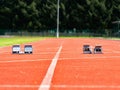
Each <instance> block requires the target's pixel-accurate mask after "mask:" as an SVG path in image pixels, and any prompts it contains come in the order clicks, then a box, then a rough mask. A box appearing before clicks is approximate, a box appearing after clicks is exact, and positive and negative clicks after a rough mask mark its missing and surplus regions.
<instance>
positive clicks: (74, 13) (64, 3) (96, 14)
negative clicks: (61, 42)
mask: <svg viewBox="0 0 120 90" xmlns="http://www.w3.org/2000/svg"><path fill="white" fill-rule="evenodd" d="M56 17H57V0H0V29H12V30H14V31H16V30H27V31H40V30H45V29H56ZM119 19H120V0H60V30H65V29H73V28H76V29H77V30H82V29H90V30H95V31H94V32H99V30H105V29H109V28H111V26H112V22H113V21H116V20H119ZM101 32H102V31H101Z"/></svg>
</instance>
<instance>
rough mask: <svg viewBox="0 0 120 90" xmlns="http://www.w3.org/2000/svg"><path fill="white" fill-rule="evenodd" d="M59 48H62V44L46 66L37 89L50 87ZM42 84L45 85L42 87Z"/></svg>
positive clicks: (45, 89)
mask: <svg viewBox="0 0 120 90" xmlns="http://www.w3.org/2000/svg"><path fill="white" fill-rule="evenodd" d="M61 50H62V45H61V46H60V47H59V50H58V51H57V53H56V55H55V57H54V58H53V59H52V62H51V64H50V66H49V68H48V71H47V73H46V75H45V77H44V79H43V81H42V83H41V85H40V87H39V89H38V90H49V89H50V85H51V80H52V77H53V74H54V70H55V67H56V64H57V61H58V58H59V55H60V52H61ZM44 86H47V87H44Z"/></svg>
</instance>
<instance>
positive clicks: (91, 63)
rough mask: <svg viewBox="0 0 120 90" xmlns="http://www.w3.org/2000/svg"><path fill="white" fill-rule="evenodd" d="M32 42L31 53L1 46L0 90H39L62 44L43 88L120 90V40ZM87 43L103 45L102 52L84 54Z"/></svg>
mask: <svg viewBox="0 0 120 90" xmlns="http://www.w3.org/2000/svg"><path fill="white" fill-rule="evenodd" d="M30 44H32V45H33V49H34V50H33V54H30V55H29V54H27V55H25V54H20V55H16V54H11V47H2V48H0V90H38V88H39V87H41V86H42V81H43V79H44V78H45V75H46V73H47V70H48V69H49V66H50V65H51V62H52V60H53V58H54V57H55V56H56V53H57V52H58V50H59V48H60V46H62V49H61V51H60V53H59V58H57V59H58V60H57V64H56V67H55V71H54V73H53V77H52V78H51V83H50V85H46V86H44V90H120V41H114V40H105V39H83V38H82V39H81V38H78V39H76V38H73V39H46V40H43V41H39V42H34V43H30ZM84 44H89V45H91V46H92V48H93V47H94V46H95V45H102V47H103V54H83V52H82V47H83V45H84ZM22 47H23V45H22ZM48 86H50V88H48V89H47V88H46V87H48Z"/></svg>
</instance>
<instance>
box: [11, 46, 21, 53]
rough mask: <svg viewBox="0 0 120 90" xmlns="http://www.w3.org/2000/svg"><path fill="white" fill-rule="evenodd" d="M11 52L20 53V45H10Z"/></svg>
mask: <svg viewBox="0 0 120 90" xmlns="http://www.w3.org/2000/svg"><path fill="white" fill-rule="evenodd" d="M12 53H13V54H19V53H20V45H13V46H12Z"/></svg>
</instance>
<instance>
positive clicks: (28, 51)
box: [12, 45, 33, 54]
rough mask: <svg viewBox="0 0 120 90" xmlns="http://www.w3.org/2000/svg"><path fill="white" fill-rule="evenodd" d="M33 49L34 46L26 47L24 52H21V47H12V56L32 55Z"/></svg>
mask: <svg viewBox="0 0 120 90" xmlns="http://www.w3.org/2000/svg"><path fill="white" fill-rule="evenodd" d="M32 53H33V48H32V45H24V51H21V47H20V45H13V46H12V54H32Z"/></svg>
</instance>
